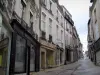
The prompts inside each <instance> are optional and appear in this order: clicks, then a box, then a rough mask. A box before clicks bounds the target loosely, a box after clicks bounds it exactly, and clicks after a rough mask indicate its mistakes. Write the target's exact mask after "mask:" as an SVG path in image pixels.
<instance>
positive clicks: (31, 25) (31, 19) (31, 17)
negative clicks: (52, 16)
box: [30, 12, 33, 27]
mask: <svg viewBox="0 0 100 75" xmlns="http://www.w3.org/2000/svg"><path fill="white" fill-rule="evenodd" d="M30 27H33V15H32V13H31V12H30Z"/></svg>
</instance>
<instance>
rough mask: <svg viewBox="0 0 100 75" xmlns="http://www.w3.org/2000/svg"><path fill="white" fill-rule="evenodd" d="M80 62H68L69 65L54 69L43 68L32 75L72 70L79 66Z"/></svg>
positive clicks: (46, 74)
mask: <svg viewBox="0 0 100 75" xmlns="http://www.w3.org/2000/svg"><path fill="white" fill-rule="evenodd" d="M78 65H79V64H78V63H77V62H75V63H71V64H67V65H62V66H59V67H56V68H52V69H46V70H42V71H40V72H34V73H32V74H30V75H52V74H53V75H54V74H55V75H56V74H59V73H60V72H63V71H64V70H71V69H74V68H76V67H77V66H78Z"/></svg>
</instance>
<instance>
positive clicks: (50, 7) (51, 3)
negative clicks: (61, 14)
mask: <svg viewBox="0 0 100 75" xmlns="http://www.w3.org/2000/svg"><path fill="white" fill-rule="evenodd" d="M51 7H52V2H51V1H50V11H52V10H51Z"/></svg>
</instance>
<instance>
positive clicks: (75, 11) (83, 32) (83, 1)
mask: <svg viewBox="0 0 100 75" xmlns="http://www.w3.org/2000/svg"><path fill="white" fill-rule="evenodd" d="M59 3H60V5H64V6H65V7H66V8H67V10H68V11H69V12H70V13H71V15H72V19H73V21H74V23H75V26H76V29H77V32H78V34H79V37H80V40H81V43H82V44H83V50H84V51H87V34H88V30H87V23H88V19H89V6H90V0H59Z"/></svg>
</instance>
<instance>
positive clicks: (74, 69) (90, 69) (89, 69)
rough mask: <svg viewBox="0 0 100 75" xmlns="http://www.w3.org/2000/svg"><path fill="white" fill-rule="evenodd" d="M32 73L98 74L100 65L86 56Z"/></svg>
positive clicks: (51, 74) (61, 74) (43, 74)
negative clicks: (66, 63)
mask: <svg viewBox="0 0 100 75" xmlns="http://www.w3.org/2000/svg"><path fill="white" fill-rule="evenodd" d="M34 75H100V67H98V66H95V65H94V64H93V63H92V62H91V61H90V60H89V59H88V58H86V59H81V60H79V61H78V62H75V63H72V64H69V65H66V66H65V65H64V66H61V67H58V68H55V69H49V70H45V71H41V72H38V73H34Z"/></svg>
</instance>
